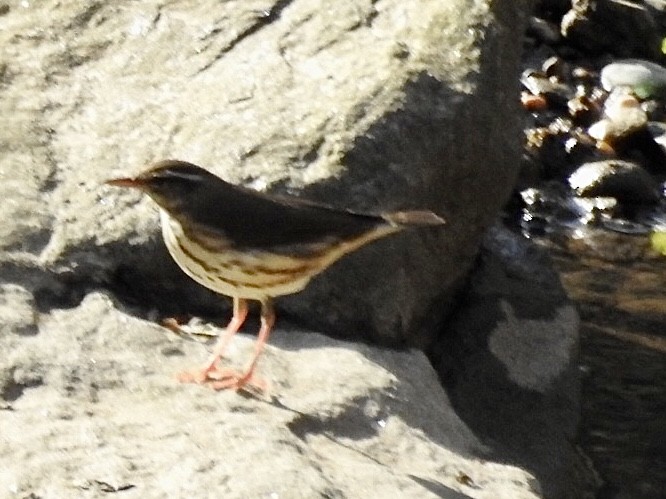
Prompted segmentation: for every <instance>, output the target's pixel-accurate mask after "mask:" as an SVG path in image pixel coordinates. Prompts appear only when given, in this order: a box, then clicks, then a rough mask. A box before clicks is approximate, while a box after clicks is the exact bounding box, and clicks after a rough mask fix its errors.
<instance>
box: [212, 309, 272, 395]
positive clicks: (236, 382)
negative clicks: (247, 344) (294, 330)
mask: <svg viewBox="0 0 666 499" xmlns="http://www.w3.org/2000/svg"><path fill="white" fill-rule="evenodd" d="M274 324H275V309H274V308H273V303H272V302H271V300H270V298H267V299H265V300H262V301H261V329H259V336H258V337H257V342H256V343H255V345H254V355H253V356H252V360H251V361H250V366H249V367H248V368H247V370H246V371H245V373H243V374H239V373H236V374H232V375H229V376H226V377H225V378H224V379H220V380H219V381H213V382H211V383H210V386H211V387H212V388H214V389H216V390H224V389H226V388H232V389H234V390H238V389H240V388H243V387H244V386H245V385H249V386H250V387H252V388H255V389H258V390H259V391H262V392H264V391H266V389H267V383H266V381H264V380H262V379H260V378H257V377H255V376H254V370H255V368H256V367H257V362H258V361H259V357H260V356H261V353H262V352H263V351H264V346H265V345H266V342H267V341H268V336H269V335H270V333H271V330H272V329H273V325H274Z"/></svg>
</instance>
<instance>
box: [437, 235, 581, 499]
mask: <svg viewBox="0 0 666 499" xmlns="http://www.w3.org/2000/svg"><path fill="white" fill-rule="evenodd" d="M479 262H480V263H479V266H478V268H477V269H476V270H475V272H474V274H473V276H472V278H471V280H470V287H469V289H468V292H467V294H466V296H465V306H464V307H462V309H461V310H460V311H459V312H458V313H457V314H456V315H455V317H454V319H453V321H452V324H451V325H450V326H449V328H448V329H449V332H450V334H449V335H447V336H446V338H442V344H441V345H439V347H440V348H441V349H442V350H443V351H445V352H447V353H448V354H449V356H448V357H447V356H444V357H443V360H442V364H441V365H440V366H438V369H439V371H440V374H441V375H442V376H443V378H444V381H445V383H446V386H447V387H448V388H449V392H450V396H451V401H452V403H453V405H454V407H456V410H458V411H459V413H460V414H461V415H463V419H464V420H465V421H467V422H468V423H469V424H470V427H471V428H472V429H473V431H475V432H478V434H480V435H484V437H485V438H487V439H488V440H489V441H491V442H493V444H492V446H491V449H490V455H493V454H494V453H495V452H500V453H501V454H502V455H508V456H514V457H518V456H521V455H525V450H526V449H532V451H531V452H530V451H527V454H528V455H529V462H523V463H522V464H523V465H524V466H526V467H527V468H528V469H529V470H531V471H532V472H533V473H534V474H535V476H537V477H539V481H540V483H541V486H542V493H543V497H545V498H562V499H564V498H582V497H585V495H584V492H583V490H585V489H586V487H585V486H582V485H581V484H582V483H584V482H585V481H586V478H587V476H586V475H587V473H586V472H584V471H582V470H583V468H584V467H585V465H584V462H583V460H582V459H581V456H580V454H577V453H576V452H575V451H574V449H573V448H572V446H571V445H570V441H571V439H574V438H575V435H576V431H577V426H578V421H579V414H580V413H579V410H580V384H579V382H580V379H579V376H580V371H579V370H578V361H577V352H578V325H579V319H578V314H577V313H576V310H575V307H574V306H573V305H572V303H571V302H570V301H569V299H568V298H567V296H566V293H565V292H564V290H563V288H562V285H561V283H560V281H559V278H558V275H557V273H556V272H555V271H554V269H553V267H552V264H551V263H550V261H549V259H548V257H547V255H546V254H545V252H544V251H543V250H541V249H539V248H538V247H537V246H536V245H534V244H533V243H531V242H530V241H528V240H526V239H524V238H522V237H519V236H517V235H515V234H512V233H511V232H509V231H508V230H506V229H503V228H500V227H496V228H493V229H492V230H490V231H489V233H488V234H487V235H486V237H485V239H484V246H483V250H482V253H481V256H480V258H479ZM507 398H510V399H511V400H513V401H514V403H515V404H516V405H515V406H514V408H520V407H522V408H523V409H522V410H520V409H519V410H518V411H516V412H514V410H513V409H514V408H509V407H507V406H506V404H505V400H506V399H507ZM528 428H529V429H530V430H528V431H525V430H526V429H528ZM531 435H538V436H537V438H536V439H534V440H532V436H531ZM544 443H545V444H547V445H548V446H549V451H548V452H547V453H545V452H542V451H541V450H540V449H541V448H542V445H543V444H544ZM500 449H501V450H500ZM510 459H511V458H510ZM509 462H513V461H509ZM562 473H563V474H564V475H565V476H569V477H575V478H573V481H572V482H569V481H568V480H565V481H562V480H561V479H560V478H559V477H560V476H561V474H562Z"/></svg>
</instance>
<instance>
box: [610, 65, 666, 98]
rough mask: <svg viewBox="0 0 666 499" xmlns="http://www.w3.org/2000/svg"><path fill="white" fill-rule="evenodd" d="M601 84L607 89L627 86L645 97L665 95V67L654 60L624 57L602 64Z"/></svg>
mask: <svg viewBox="0 0 666 499" xmlns="http://www.w3.org/2000/svg"><path fill="white" fill-rule="evenodd" d="M601 84H602V85H603V87H604V88H605V89H606V90H607V91H609V92H610V91H612V90H614V89H616V88H617V87H628V88H630V89H631V90H632V91H633V92H634V93H635V94H636V95H638V96H639V97H641V98H643V99H645V98H648V97H651V96H662V97H664V96H666V68H664V67H663V66H661V65H659V64H655V63H654V62H650V61H644V60H640V59H625V60H620V61H615V62H613V63H611V64H608V65H606V66H604V68H603V69H602V70H601Z"/></svg>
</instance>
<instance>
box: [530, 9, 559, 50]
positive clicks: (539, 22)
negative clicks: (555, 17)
mask: <svg viewBox="0 0 666 499" xmlns="http://www.w3.org/2000/svg"><path fill="white" fill-rule="evenodd" d="M527 34H528V35H532V36H534V37H535V38H536V39H537V40H539V41H541V42H542V43H546V44H548V45H553V44H555V43H557V42H559V41H560V39H561V38H562V35H561V34H560V30H559V26H557V24H555V23H552V22H549V21H547V20H545V19H542V18H540V17H535V16H532V17H531V18H530V20H529V23H528V27H527Z"/></svg>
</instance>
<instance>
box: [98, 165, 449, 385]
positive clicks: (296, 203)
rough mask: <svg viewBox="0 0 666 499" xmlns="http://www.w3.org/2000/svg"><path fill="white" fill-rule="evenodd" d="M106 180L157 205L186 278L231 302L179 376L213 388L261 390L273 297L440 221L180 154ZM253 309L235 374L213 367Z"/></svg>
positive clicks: (164, 231)
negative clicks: (268, 186) (241, 174)
mask: <svg viewBox="0 0 666 499" xmlns="http://www.w3.org/2000/svg"><path fill="white" fill-rule="evenodd" d="M106 184H108V185H111V186H116V187H129V188H133V189H138V190H139V191H142V192H143V193H145V194H147V195H148V196H149V197H150V198H152V200H153V201H154V202H155V203H156V204H157V206H158V207H159V211H160V222H161V228H162V236H163V239H164V243H165V245H166V247H167V249H168V251H169V253H170V255H171V257H172V258H173V259H174V260H175V262H176V263H177V264H178V266H179V267H180V268H181V270H182V271H183V272H185V274H187V275H188V276H189V277H191V278H192V279H193V280H194V281H196V282H198V283H199V284H201V285H203V286H205V287H206V288H209V289H211V290H213V291H214V292H216V293H218V294H222V295H225V296H227V297H231V298H232V300H233V313H232V318H231V320H230V322H229V323H228V325H227V326H226V328H225V329H224V331H223V332H221V333H220V334H219V337H218V340H217V342H216V344H215V346H214V348H213V351H212V354H211V355H210V358H209V359H208V360H207V362H206V363H205V364H204V366H203V367H201V368H197V369H195V370H192V371H185V372H183V373H181V374H180V375H179V379H180V381H182V382H191V383H199V384H205V385H208V386H210V387H212V388H214V389H216V390H222V389H234V390H239V389H244V388H245V389H247V388H248V387H251V388H253V389H258V390H259V391H264V390H266V386H267V384H266V382H265V381H264V380H262V379H261V378H260V377H258V376H256V374H255V369H256V366H257V362H258V360H259V358H260V356H261V354H262V351H263V350H264V346H265V345H266V342H267V340H268V337H269V335H270V332H271V330H272V328H273V326H274V324H275V308H274V305H273V299H274V298H275V297H278V296H282V295H288V294H292V293H297V292H299V291H301V290H302V289H304V288H305V287H306V286H307V284H308V283H309V282H310V280H311V279H312V278H313V277H314V276H316V275H318V274H320V273H321V272H323V271H324V270H325V269H326V268H327V267H329V266H330V265H331V264H332V263H333V262H335V261H337V260H338V259H340V258H341V257H343V256H344V255H346V254H349V253H351V252H353V251H355V250H356V249H358V248H360V247H361V246H364V245H366V244H368V243H370V242H372V241H375V240H377V239H380V238H382V237H385V236H388V235H390V234H394V233H397V232H400V231H402V230H403V229H406V228H410V227H420V226H439V225H442V224H444V223H445V221H444V219H443V218H442V217H440V216H438V215H436V214H434V213H432V212H431V211H421V210H415V211H397V212H391V213H384V214H378V215H375V214H366V213H358V212H354V211H349V210H343V209H337V208H334V207H331V206H328V205H325V204H320V203H316V202H314V201H310V200H306V199H303V198H299V197H294V196H282V195H275V194H267V193H263V192H259V191H256V190H253V189H250V188H247V187H244V186H239V185H234V184H231V183H229V182H226V181H225V180H223V179H222V178H220V177H218V176H216V175H214V174H213V173H211V172H209V171H208V170H206V169H204V168H201V167H199V166H196V165H194V164H192V163H189V162H186V161H180V160H174V159H169V160H163V161H159V162H157V163H155V164H153V165H152V166H150V167H149V168H148V169H147V170H145V171H143V172H142V173H140V174H139V175H137V176H134V177H124V178H115V179H111V180H108V181H106ZM249 300H255V301H258V302H259V303H260V305H261V312H260V322H261V326H260V329H259V333H258V337H257V340H256V343H255V346H254V353H253V355H252V358H251V359H250V362H249V364H248V367H247V368H246V369H245V370H244V371H236V370H233V369H230V368H227V367H224V366H223V365H222V359H223V358H224V355H225V352H226V349H227V347H228V345H229V343H230V341H231V339H232V338H233V336H234V335H235V334H236V333H237V332H238V331H239V330H240V329H241V327H242V325H243V323H244V322H245V319H246V317H247V315H248V301H249Z"/></svg>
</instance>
